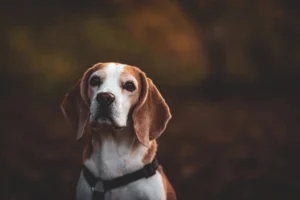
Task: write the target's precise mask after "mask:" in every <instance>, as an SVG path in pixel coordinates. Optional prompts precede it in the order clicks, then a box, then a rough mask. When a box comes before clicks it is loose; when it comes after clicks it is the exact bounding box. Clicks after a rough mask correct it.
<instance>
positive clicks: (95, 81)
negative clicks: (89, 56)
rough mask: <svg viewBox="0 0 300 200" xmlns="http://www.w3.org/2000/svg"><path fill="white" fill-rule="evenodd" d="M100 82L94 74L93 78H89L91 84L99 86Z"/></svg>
mask: <svg viewBox="0 0 300 200" xmlns="http://www.w3.org/2000/svg"><path fill="white" fill-rule="evenodd" d="M100 84H101V80H100V78H99V77H98V76H94V77H93V78H91V80H90V85H91V86H99V85H100Z"/></svg>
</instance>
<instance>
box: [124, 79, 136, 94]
mask: <svg viewBox="0 0 300 200" xmlns="http://www.w3.org/2000/svg"><path fill="white" fill-rule="evenodd" d="M123 88H124V89H125V90H128V91H130V92H132V91H134V90H135V85H134V84H133V83H132V82H130V81H127V82H126V83H125V84H124V85H123Z"/></svg>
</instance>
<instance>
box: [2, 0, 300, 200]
mask: <svg viewBox="0 0 300 200" xmlns="http://www.w3.org/2000/svg"><path fill="white" fill-rule="evenodd" d="M296 2H297V1H291V0H277V1H275V0H274V1H272V0H223V1H219V0H198V1H194V0H172V1H167V0H153V1H146V0H139V1H137V0H136V1H135V0H126V1H125V0H110V1H108V0H106V1H94V3H87V2H84V1H78V0H77V1H74V0H73V1H71V0H67V1H58V0H52V1H37V0H27V1H21V0H11V1H6V2H1V6H0V11H1V12H0V22H1V32H0V36H1V37H0V44H1V49H0V56H1V57H0V66H1V70H0V80H1V83H0V91H1V104H0V105H1V107H2V108H1V119H0V121H1V140H0V141H1V145H0V148H1V149H0V154H1V170H0V171H1V172H0V173H1V175H0V177H1V178H0V180H1V190H3V192H1V193H0V199H4V200H17V199H74V196H75V186H76V183H77V179H78V176H79V171H80V168H81V153H82V149H81V144H78V143H77V142H76V140H75V134H74V133H73V132H72V131H71V129H70V127H69V126H68V124H67V123H66V122H65V120H64V119H63V116H62V114H61V111H60V108H59V107H60V103H61V101H62V99H63V97H64V95H65V93H66V92H67V91H68V90H69V89H70V88H71V87H72V85H73V84H74V83H75V82H76V81H77V80H78V78H79V77H80V76H81V75H82V73H83V72H84V71H85V70H86V69H87V68H88V67H91V66H92V65H93V64H95V63H97V62H105V61H117V62H121V63H128V64H131V65H135V66H138V67H140V68H141V69H142V70H144V71H145V72H146V73H147V74H148V75H149V76H150V77H151V78H152V79H153V80H154V82H155V83H156V85H157V87H158V88H159V89H160V90H161V92H162V94H163V96H164V97H165V99H166V101H167V103H168V104H169V106H170V108H171V111H172V114H173V119H172V120H171V122H170V123H169V126H168V128H167V131H166V132H165V133H164V134H163V135H162V137H161V138H159V140H158V142H159V153H158V155H159V158H160V160H161V162H162V163H163V165H164V168H165V171H166V174H167V175H168V177H169V179H170V180H171V182H172V183H173V185H174V187H175V189H176V191H177V194H178V196H179V198H180V199H206V200H209V199H218V200H219V199H237V200H240V199H245V200H250V199H264V200H265V199H299V198H300V179H299V178H300V173H299V171H300V158H299V153H300V147H299V144H300V140H299V139H300V136H299V130H300V125H299V120H300V116H299V115H300V114H299V113H300V109H299V108H300V106H299V100H300V99H299V98H298V93H299V87H298V84H299V82H300V79H299V78H300V68H299V64H300V47H299V46H300V42H299V35H300V23H299V15H300V12H299V10H300V7H299V5H298V4H297V3H296Z"/></svg>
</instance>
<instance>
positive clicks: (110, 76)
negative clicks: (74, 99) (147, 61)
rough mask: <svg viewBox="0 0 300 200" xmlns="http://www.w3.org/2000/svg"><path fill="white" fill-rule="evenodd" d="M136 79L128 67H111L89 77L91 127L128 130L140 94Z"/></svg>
mask: <svg viewBox="0 0 300 200" xmlns="http://www.w3.org/2000/svg"><path fill="white" fill-rule="evenodd" d="M137 75H138V73H134V70H133V69H132V68H130V67H129V66H126V65H123V64H118V63H109V64H106V65H103V66H102V67H99V68H98V69H97V70H96V71H94V72H93V73H92V74H91V75H90V77H87V78H88V86H87V88H88V89H87V91H88V93H87V95H88V100H89V101H90V122H91V123H93V124H102V123H105V124H109V125H111V126H113V127H114V128H117V129H119V128H124V127H126V125H127V121H128V117H130V116H128V114H129V111H130V109H131V108H132V107H133V105H135V104H136V102H137V101H138V97H139V93H140V83H139V80H138V76H137Z"/></svg>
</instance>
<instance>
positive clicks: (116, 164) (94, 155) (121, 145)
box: [84, 127, 157, 180]
mask: <svg viewBox="0 0 300 200" xmlns="http://www.w3.org/2000/svg"><path fill="white" fill-rule="evenodd" d="M91 147H92V151H91V156H90V158H89V159H87V160H85V162H84V163H85V165H86V166H87V167H88V168H89V169H90V170H91V171H92V172H93V173H94V174H95V175H96V176H98V177H100V178H102V179H103V180H110V179H113V178H116V177H119V176H122V175H124V174H128V173H131V172H134V171H137V170H139V169H141V168H142V167H143V166H144V165H145V164H147V163H150V162H151V161H152V160H153V159H154V157H155V154H156V150H157V144H156V141H151V142H150V145H149V147H145V146H143V145H142V144H141V143H140V142H139V141H138V140H137V138H136V136H135V133H134V130H133V129H132V128H131V127H127V128H125V129H123V130H119V131H114V130H112V129H109V128H103V129H101V130H98V131H97V132H94V133H93V134H92V141H91Z"/></svg>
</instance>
